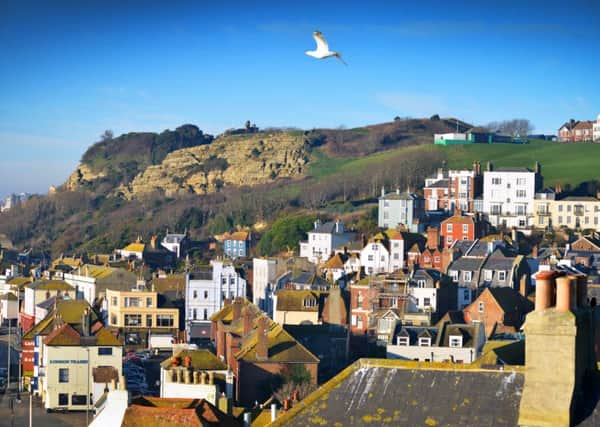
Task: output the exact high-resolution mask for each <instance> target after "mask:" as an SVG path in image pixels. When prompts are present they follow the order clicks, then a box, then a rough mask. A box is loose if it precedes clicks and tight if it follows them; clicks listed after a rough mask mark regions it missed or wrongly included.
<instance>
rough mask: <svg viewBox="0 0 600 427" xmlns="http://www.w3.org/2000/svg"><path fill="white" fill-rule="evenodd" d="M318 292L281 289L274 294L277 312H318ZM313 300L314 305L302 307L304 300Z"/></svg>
mask: <svg viewBox="0 0 600 427" xmlns="http://www.w3.org/2000/svg"><path fill="white" fill-rule="evenodd" d="M320 294H321V293H320V292H318V291H310V290H303V289H302V290H300V289H281V290H279V291H277V292H276V295H277V310H281V311H307V312H316V311H319V299H320V298H319V296H320ZM309 299H310V300H315V303H314V305H312V306H307V307H305V306H304V301H305V300H309Z"/></svg>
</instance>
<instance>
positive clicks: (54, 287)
mask: <svg viewBox="0 0 600 427" xmlns="http://www.w3.org/2000/svg"><path fill="white" fill-rule="evenodd" d="M29 288H31V289H34V290H36V291H74V290H75V288H74V287H73V286H71V285H69V284H68V283H67V282H65V281H64V280H54V279H51V280H38V281H36V282H33V283H32V284H30V285H29Z"/></svg>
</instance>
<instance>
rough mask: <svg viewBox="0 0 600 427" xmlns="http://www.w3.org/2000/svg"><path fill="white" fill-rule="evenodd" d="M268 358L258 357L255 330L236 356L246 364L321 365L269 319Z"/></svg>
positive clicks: (256, 331) (256, 330) (245, 340)
mask: <svg viewBox="0 0 600 427" xmlns="http://www.w3.org/2000/svg"><path fill="white" fill-rule="evenodd" d="M267 340H268V358H267V359H258V358H257V357H256V344H257V341H258V329H254V330H253V331H252V333H250V334H249V336H247V337H245V338H244V340H243V342H242V348H241V349H240V351H239V352H238V353H236V354H235V358H236V359H238V360H244V361H246V362H290V363H294V362H296V363H319V359H318V358H317V357H316V356H315V355H314V354H312V353H311V352H310V351H308V350H307V349H306V348H305V347H304V346H303V345H302V344H300V343H299V342H298V341H296V340H295V339H294V337H292V336H291V335H290V334H289V333H287V332H286V331H285V330H284V329H283V328H282V327H281V325H279V324H277V323H275V322H273V321H272V320H271V319H269V329H268V331H267Z"/></svg>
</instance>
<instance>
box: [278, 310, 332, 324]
mask: <svg viewBox="0 0 600 427" xmlns="http://www.w3.org/2000/svg"><path fill="white" fill-rule="evenodd" d="M273 320H275V322H277V323H279V324H280V325H300V324H302V323H303V322H310V324H312V325H318V324H320V323H321V322H319V312H318V311H284V310H275V316H274V318H273Z"/></svg>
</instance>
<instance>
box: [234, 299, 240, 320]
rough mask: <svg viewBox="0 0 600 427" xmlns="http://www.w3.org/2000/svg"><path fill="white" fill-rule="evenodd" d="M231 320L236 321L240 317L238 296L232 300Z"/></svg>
mask: <svg viewBox="0 0 600 427" xmlns="http://www.w3.org/2000/svg"><path fill="white" fill-rule="evenodd" d="M232 310H233V321H234V322H235V321H237V320H238V319H239V318H240V317H242V301H241V300H240V299H239V298H236V299H234V300H233V308H232Z"/></svg>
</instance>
